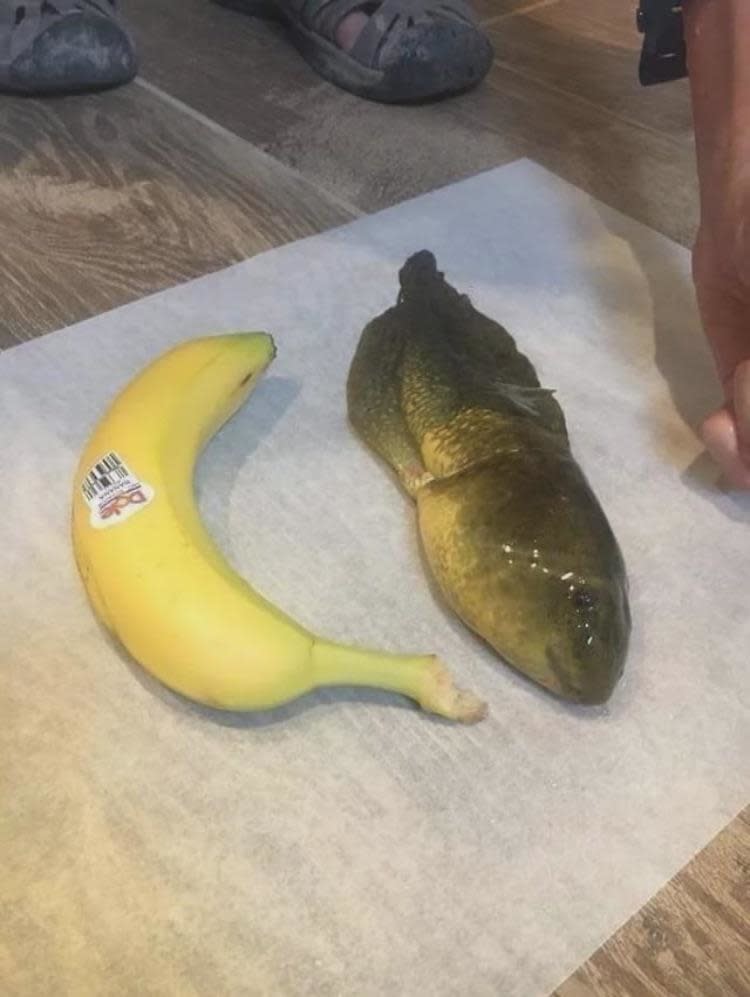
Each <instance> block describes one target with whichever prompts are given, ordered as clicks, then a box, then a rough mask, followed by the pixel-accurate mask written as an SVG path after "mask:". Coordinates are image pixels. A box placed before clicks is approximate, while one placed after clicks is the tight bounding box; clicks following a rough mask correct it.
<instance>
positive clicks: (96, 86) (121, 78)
mask: <svg viewBox="0 0 750 997" xmlns="http://www.w3.org/2000/svg"><path fill="white" fill-rule="evenodd" d="M136 69H137V62H136V54H135V47H134V45H133V41H132V39H131V37H130V35H129V34H128V32H127V30H126V29H125V27H124V26H123V24H122V22H121V20H120V16H119V10H118V0H19V2H16V0H0V91H3V92H5V93H19V94H29V95H43V94H53V93H76V92H79V91H83V90H102V89H105V88H107V87H113V86H117V85H118V84H121V83H127V82H128V81H129V80H131V79H132V78H133V77H134V76H135V73H136Z"/></svg>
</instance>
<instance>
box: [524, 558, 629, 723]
mask: <svg viewBox="0 0 750 997" xmlns="http://www.w3.org/2000/svg"><path fill="white" fill-rule="evenodd" d="M564 576H565V577H564ZM561 589H562V590H561ZM544 602H546V605H547V608H548V612H547V614H546V616H545V619H544V621H540V631H539V633H540V635H541V638H542V640H541V642H540V643H541V645H542V646H541V647H540V649H539V650H540V651H541V652H542V653H541V655H540V657H542V661H541V664H542V666H543V667H542V670H541V677H542V684H543V685H545V686H546V688H548V689H549V690H550V691H551V692H554V693H556V694H557V695H559V696H562V697H564V698H565V699H568V700H571V701H573V702H577V703H582V704H587V705H595V704H600V703H605V702H606V701H607V700H608V699H609V697H610V695H611V694H612V692H613V690H614V688H615V686H616V684H617V682H618V680H619V678H620V676H621V674H622V671H623V666H624V663H625V657H626V654H627V647H628V641H629V635H630V611H629V607H628V598H627V591H626V583H625V580H624V578H622V577H620V578H611V577H610V578H607V580H606V581H605V580H602V579H597V578H591V577H587V576H585V575H582V574H577V573H575V572H573V573H572V575H568V572H567V571H566V572H563V573H562V575H560V576H558V577H557V578H556V579H553V580H552V583H551V584H550V586H549V591H548V592H547V598H546V600H543V603H542V604H544Z"/></svg>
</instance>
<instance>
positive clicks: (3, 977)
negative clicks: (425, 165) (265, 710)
mask: <svg viewBox="0 0 750 997" xmlns="http://www.w3.org/2000/svg"><path fill="white" fill-rule="evenodd" d="M423 247H428V248H430V249H432V250H433V251H434V252H435V253H436V255H437V257H438V262H439V264H440V266H441V267H442V268H443V269H445V271H446V272H447V275H448V278H449V279H450V280H451V281H452V282H454V283H455V284H456V285H457V286H458V287H460V288H461V289H462V290H465V291H467V292H468V293H470V294H471V295H472V297H473V299H474V300H475V302H476V304H477V306H478V307H480V308H482V309H483V310H484V311H486V312H487V313H488V314H490V315H492V316H494V317H496V318H497V319H498V320H500V321H502V322H504V323H505V324H506V325H507V326H508V327H509V328H510V330H511V331H512V332H513V333H514V335H515V336H516V337H517V340H518V342H519V344H520V346H521V347H522V348H523V349H524V350H525V351H526V352H527V353H528V355H529V356H530V357H531V359H532V360H533V362H534V363H535V364H536V365H537V369H538V371H539V373H540V376H541V379H542V382H543V383H544V384H545V385H547V386H549V387H553V388H557V390H558V392H559V393H558V398H559V400H560V402H561V404H562V406H563V409H564V411H565V413H566V416H567V419H568V422H569V427H570V432H571V437H572V441H573V446H574V449H575V452H576V454H577V456H578V458H579V459H580V461H581V463H582V464H583V466H584V468H585V470H586V472H587V474H588V475H589V477H590V479H591V481H592V483H593V485H594V487H595V489H596V491H597V493H598V495H599V496H600V499H601V501H602V503H603V505H604V507H605V509H606V510H607V512H608V514H609V517H610V520H611V522H612V525H613V527H614V529H615V531H616V533H617V535H618V537H619V539H620V542H621V544H622V547H623V550H624V554H625V557H626V560H627V562H628V566H629V570H630V577H631V585H632V609H633V615H634V636H633V641H632V649H631V653H630V657H629V660H628V663H627V671H626V675H625V678H624V680H623V682H622V684H621V685H620V686H619V688H618V690H617V692H616V694H615V696H614V698H613V699H612V701H611V702H610V704H609V705H608V707H606V708H601V709H593V710H592V709H584V708H573V707H567V706H564V705H561V704H559V703H557V702H555V701H553V699H551V698H550V697H549V696H547V695H546V694H544V693H543V692H541V691H538V690H537V689H535V688H534V687H532V686H531V685H530V684H528V683H527V682H525V681H524V680H523V679H521V678H519V677H517V676H516V675H514V674H513V673H512V672H511V671H510V670H509V669H508V668H507V667H505V666H504V665H503V664H502V663H501V662H500V661H499V660H498V659H496V658H494V657H493V656H492V655H491V654H490V653H489V652H488V651H487V650H486V649H485V648H484V647H483V646H482V645H480V643H479V642H478V641H477V640H475V639H474V638H473V637H472V636H470V635H469V634H468V633H467V631H466V630H465V629H464V628H463V627H462V626H461V624H460V623H458V622H457V621H456V620H455V619H454V618H453V617H452V616H451V615H450V614H449V613H447V612H446V611H445V610H444V609H443V607H442V606H441V605H440V604H439V603H438V602H437V601H436V599H435V597H434V596H433V594H432V592H431V590H430V587H429V585H428V583H427V581H426V577H425V574H424V572H423V569H422V565H421V562H420V558H419V552H418V545H417V539H416V531H415V528H414V520H413V511H412V508H411V506H410V503H409V500H408V499H406V498H405V497H404V496H403V495H402V494H401V493H400V492H399V491H398V489H397V487H396V485H395V484H394V481H393V480H392V479H391V477H390V476H389V475H388V473H387V472H386V470H385V469H384V467H383V465H381V464H380V463H379V462H377V461H376V460H375V459H374V458H373V456H372V455H371V454H370V453H369V452H368V451H367V450H366V449H365V448H364V447H363V446H362V445H361V444H360V443H359V442H358V440H357V439H356V438H355V437H354V435H353V433H352V432H351V431H350V429H349V427H348V426H347V422H346V415H345V404H344V379H345V376H346V371H347V368H348V364H349V361H350V358H351V354H352V351H353V349H354V346H355V343H356V340H357V338H358V336H359V334H360V331H361V329H362V327H363V325H364V323H365V322H366V321H367V320H368V319H370V318H371V317H372V316H373V315H375V314H376V313H378V312H379V311H380V310H381V309H383V308H385V307H386V306H388V305H389V304H390V303H392V302H393V301H394V300H395V296H396V291H397V284H396V272H397V269H398V267H399V266H400V265H401V264H402V263H403V261H404V260H405V259H406V257H407V255H408V254H409V253H411V252H413V251H414V250H417V249H420V248H423ZM239 328H251V329H252V328H260V329H267V330H269V331H271V332H272V333H273V334H274V335H275V337H276V340H277V344H278V349H279V353H278V358H277V360H276V361H275V363H274V365H273V367H272V369H271V370H270V371H269V373H268V374H267V376H266V379H265V380H264V381H263V382H262V384H261V385H260V386H259V387H258V389H257V391H256V393H255V394H254V396H253V397H252V398H251V399H250V401H249V402H248V404H247V405H246V407H245V408H244V409H243V411H242V412H241V413H240V414H239V415H238V416H237V417H236V418H235V420H234V421H233V422H232V423H231V424H230V425H229V426H228V427H227V428H226V429H225V430H224V431H223V432H222V433H221V434H220V435H219V436H218V437H217V438H216V440H215V441H214V442H213V443H212V444H211V446H210V449H209V450H208V451H207V453H206V454H205V456H204V458H203V460H202V462H201V464H200V467H199V472H198V489H199V495H200V504H201V508H202V511H203V513H204V515H205V518H206V521H207V523H208V526H209V528H210V529H211V531H212V532H213V534H214V535H215V536H216V538H217V539H218V541H219V543H220V544H221V545H222V547H223V548H224V550H225V551H226V552H227V554H228V556H229V557H230V558H231V560H232V561H233V563H234V564H235V565H236V566H237V567H238V568H239V569H240V571H242V572H243V573H244V574H245V575H246V576H247V577H248V578H249V579H250V580H251V581H252V582H253V583H254V584H255V585H256V586H257V587H258V588H259V589H261V590H262V591H263V592H264V593H265V594H266V595H267V596H268V597H269V598H271V599H273V600H274V601H276V602H278V603H279V604H280V605H282V606H283V607H284V608H285V609H286V610H288V611H289V612H291V613H292V614H293V615H295V616H297V617H298V618H299V619H301V620H302V621H303V622H304V623H306V624H307V625H309V626H310V627H312V628H313V629H315V630H317V631H319V632H321V633H325V634H328V635H331V636H333V637H337V638H339V639H342V640H352V641H358V642H361V643H363V644H369V645H381V646H385V647H389V648H392V649H402V650H425V651H435V652H438V653H439V654H441V655H442V656H443V657H444V658H445V660H446V661H448V662H450V664H451V666H452V668H453V670H454V672H455V674H456V676H457V677H458V679H459V680H460V681H461V683H462V684H464V685H467V686H470V687H471V688H474V689H475V690H477V691H478V692H480V693H482V694H483V695H484V696H485V697H486V698H487V699H488V700H489V703H490V706H491V715H490V718H489V719H488V720H487V721H485V722H484V723H483V724H481V725H479V726H476V727H473V728H464V727H459V726H451V725H448V724H445V723H442V722H440V721H435V720H432V719H430V718H428V717H427V716H426V715H424V714H421V713H419V712H418V711H416V710H415V709H413V708H412V707H411V705H410V704H409V703H408V702H406V701H405V700H401V699H399V698H398V697H393V696H390V695H387V694H380V693H375V692H373V693H369V692H362V691H348V690H342V691H340V692H326V693H322V694H316V695H314V696H312V697H310V698H308V699H307V700H305V701H302V702H300V703H298V704H296V705H294V706H292V707H289V708H285V709H283V710H281V711H279V712H278V713H275V714H273V715H264V716H259V717H249V718H245V717H241V716H235V715H221V714H217V713H213V712H211V711H208V710H203V709H199V708H196V707H194V706H192V705H191V704H189V703H186V702H184V701H182V700H180V699H178V698H177V697H175V696H173V695H171V694H170V693H168V692H166V691H164V690H162V689H161V688H160V687H159V686H157V685H156V684H155V683H153V682H152V681H150V680H148V679H147V678H146V677H145V675H144V674H143V672H142V671H141V670H140V669H139V668H137V667H136V666H134V665H133V664H131V663H129V662H128V661H127V659H126V658H125V657H123V656H122V655H120V654H119V653H118V652H117V651H116V650H115V649H114V647H113V646H112V645H111V644H110V643H109V642H108V640H107V639H106V637H105V636H104V634H103V632H102V630H101V629H100V627H99V626H98V624H97V623H96V621H95V620H94V617H93V615H92V613H91V611H90V609H89V607H88V604H87V602H86V600H85V597H84V593H83V590H82V588H81V586H80V584H79V581H78V578H77V575H76V572H75V568H74V565H73V561H72V557H71V551H70V543H69V532H68V523H69V501H70V484H71V476H72V474H73V471H74V467H75V464H76V460H77V456H78V453H79V450H80V448H81V447H82V445H83V443H84V441H85V439H86V437H87V435H88V433H89V431H90V429H91V427H92V425H93V424H94V422H95V420H96V419H97V418H98V416H99V414H100V413H101V411H102V410H103V408H104V407H105V406H106V404H107V403H108V402H109V400H110V398H111V397H112V395H113V394H114V392H115V391H116V390H118V389H119V388H120V387H121V386H122V385H123V384H124V383H125V382H126V381H127V380H128V379H129V378H130V377H131V376H132V375H133V374H135V373H136V371H138V370H139V368H141V366H142V365H144V364H145V363H147V362H148V361H149V360H151V359H152V358H153V357H155V356H156V355H157V354H158V353H160V352H161V351H162V350H164V349H166V348H167V347H168V346H170V345H171V344H173V343H175V342H177V341H179V340H182V339H184V338H187V337H190V336H193V335H201V334H205V333H208V332H222V331H226V330H232V329H239ZM718 397H719V394H718V388H717V384H716V379H715V376H714V373H713V370H712V367H711V364H710V361H709V357H708V354H707V351H706V348H705V346H704V344H703V340H702V336H701V333H700V331H699V326H698V323H697V319H696V313H695V308H694V303H693V294H692V289H691V286H690V280H689V260H688V254H687V252H686V251H685V250H683V249H681V248H679V247H677V246H676V245H674V244H672V243H670V242H669V241H668V240H666V239H664V238H662V237H661V236H659V235H657V234H655V233H654V232H652V231H649V230H647V229H646V228H644V227H642V226H641V225H639V224H636V223H634V222H632V221H629V220H627V219H625V218H623V217H622V216H621V215H618V214H616V213H615V212H613V211H610V210H608V209H606V208H604V207H602V206H601V205H600V204H598V203H596V202H595V201H594V200H592V199H590V198H589V197H588V196H586V195H584V194H582V193H581V192H580V191H577V190H575V189H574V188H571V187H570V186H568V185H566V184H564V183H563V182H561V181H560V180H558V179H556V178H554V177H553V176H551V175H550V174H548V173H546V172H545V171H543V170H542V169H540V168H539V167H537V166H535V165H533V164H531V163H529V162H527V161H519V162H517V163H514V164H511V165H510V166H506V167H504V168H501V169H498V170H494V171H492V172H489V173H486V174H483V175H481V176H478V177H476V178H474V179H471V180H468V181H465V182H462V183H459V184H457V185H455V186H452V187H449V188H447V189H445V190H441V191H439V192H436V193H434V194H431V195H428V196H425V197H421V198H419V199H417V200H414V201H411V202H408V203H406V204H403V205H401V206H398V207H396V208H393V209H391V210H388V211H385V212H383V213H381V214H378V215H375V216H373V217H370V218H366V219H364V220H360V221H357V222H355V223H354V224H352V225H349V226H347V227H345V228H342V229H339V230H336V231H334V232H331V233H328V234H324V235H320V236H318V237H315V238H312V239H309V240H306V241H303V242H299V243H296V244H294V245H291V246H287V247H285V248H282V249H279V250H276V251H273V252H269V253H266V254H264V255H262V256H258V257H256V258H254V259H252V260H250V261H248V262H245V263H242V264H240V265H238V266H234V267H232V268H230V269H228V270H225V271H222V272H220V273H217V274H214V275H211V276H208V277H205V278H202V279H200V280H196V281H193V282H191V283H189V284H186V285H184V286H181V287H177V288H175V289H172V290H169V291H167V292H164V293H161V294H158V295H156V296H154V297H151V298H148V299H145V300H142V301H140V302H138V303H136V304H133V305H129V306H127V307H124V308H121V309H119V310H116V311H114V312H111V313H108V314H105V315H101V316H99V317H97V318H95V319H93V320H91V321H87V322H83V323H81V324H79V325H77V326H75V327H73V328H69V329H66V330H63V331H60V332H57V333H55V334H53V335H50V336H48V337H45V338H43V339H41V340H39V341H35V342H31V343H29V344H28V345H24V346H20V347H18V348H16V349H14V350H12V351H11V352H9V353H6V354H3V355H2V356H0V467H1V468H2V481H3V496H4V497H3V515H2V518H0V559H1V560H2V569H3V570H2V581H1V582H0V584H1V586H2V589H1V593H2V599H1V600H0V653H1V659H0V660H1V662H2V671H0V708H1V710H2V713H1V719H2V729H1V730H0V780H1V781H2V783H1V784H2V812H1V813H0V836H1V840H0V846H1V848H2V852H1V854H2V875H1V876H0V924H1V925H2V929H1V930H0V990H2V992H3V994H5V995H10V994H14V995H15V994H19V995H24V997H30V995H37V994H39V995H44V997H51V995H57V994H66V995H68V994H70V995H76V997H83V995H89V994H91V995H97V997H104V995H120V994H128V995H130V994H133V995H136V994H137V995H139V997H142V995H149V994H159V995H172V994H175V995H180V997H185V995H192V994H197V995H201V997H203V995H205V997H220V995H232V997H236V995H245V994H248V995H256V994H257V995H260V994H263V995H265V994H273V995H276V994H281V995H295V997H296V995H326V994H336V995H381V994H383V995H384V994H388V995H395V994H399V995H402V994H403V995H410V997H411V995H414V997H417V995H420V997H421V995H424V994H430V995H440V997H443V995H462V997H465V995H472V997H474V995H476V997H479V995H488V997H489V995H492V997H498V995H503V997H513V995H521V997H529V995H536V994H539V995H541V994H545V993H548V992H549V991H550V990H551V989H552V988H553V987H554V986H556V985H557V984H558V983H559V982H560V981H561V980H562V979H563V978H565V977H566V975H567V974H568V973H569V972H570V971H572V970H573V969H574V968H575V967H576V966H577V965H578V964H580V963H581V962H582V961H583V960H584V959H585V958H586V957H587V956H588V955H589V954H590V953H591V952H592V950H593V949H595V948H596V946H597V945H598V944H599V943H601V942H602V941H604V940H605V939H606V938H607V937H608V936H609V935H610V933H611V932H612V931H613V930H615V929H616V928H617V927H618V926H619V925H620V924H621V922H623V921H624V920H625V919H626V918H627V917H628V916H630V915H631V914H632V913H633V912H634V911H635V910H636V909H637V908H639V907H640V906H641V905H642V904H643V903H644V902H645V901H646V900H647V899H648V898H649V897H650V896H651V895H652V894H653V893H654V892H655V891H656V890H657V889H658V888H659V887H660V886H661V885H662V884H663V883H664V882H665V881H666V880H667V879H668V878H669V877H671V876H672V875H673V874H674V873H675V872H676V871H677V870H678V869H679V868H680V867H681V866H682V865H683V864H684V863H685V862H686V861H687V860H689V859H690V857H691V856H692V855H693V854H694V853H695V851H696V850H698V849H699V848H700V847H701V846H702V845H704V844H705V843H706V842H707V841H708V840H709V839H710V837H711V836H712V835H713V834H714V833H715V832H717V831H718V830H719V829H720V828H721V827H722V826H723V825H724V824H725V823H726V822H727V821H728V820H729V819H730V818H731V817H732V816H733V815H734V814H735V813H736V812H737V811H738V810H739V809H740V808H741V807H742V806H743V805H745V804H746V803H747V801H748V798H749V797H750V771H749V766H748V760H749V758H750V725H749V723H748V721H749V720H750V667H748V665H749V662H748V647H749V646H750V625H749V623H748V620H749V619H750V616H749V613H748V610H750V594H749V593H750V588H749V587H748V582H747V570H748V555H750V539H749V534H748V521H749V520H750V506H749V505H748V502H747V501H746V500H744V499H741V498H739V497H737V496H732V495H730V494H727V493H725V492H722V491H721V490H720V489H718V488H717V487H716V482H715V476H714V475H713V472H712V470H711V468H710V465H708V464H707V462H706V461H705V460H704V459H703V458H702V457H701V452H702V451H701V446H700V444H699V442H698V441H697V439H696V437H695V435H694V433H693V430H692V428H691V426H692V425H694V424H695V423H696V422H697V420H698V419H699V418H700V417H701V415H703V414H704V413H705V412H706V411H707V410H708V408H709V407H710V406H711V405H712V404H714V403H715V402H716V401H717V400H718Z"/></svg>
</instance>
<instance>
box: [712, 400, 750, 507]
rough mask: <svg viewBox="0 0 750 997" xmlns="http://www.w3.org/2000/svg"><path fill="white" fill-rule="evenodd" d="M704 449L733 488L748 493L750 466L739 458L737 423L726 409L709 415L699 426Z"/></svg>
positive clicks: (749, 487) (749, 489)
mask: <svg viewBox="0 0 750 997" xmlns="http://www.w3.org/2000/svg"><path fill="white" fill-rule="evenodd" d="M701 438H702V439H703V442H704V443H705V445H706V449H707V450H708V452H709V453H710V454H711V456H712V457H713V459H714V460H715V461H716V463H717V464H718V465H719V467H720V468H721V470H722V471H723V472H724V476H725V477H726V479H727V481H728V483H729V484H730V485H731V486H732V487H733V488H739V489H742V490H748V491H750V465H748V464H746V463H745V462H744V461H743V459H742V457H741V456H740V450H739V440H738V436H737V423H736V422H735V419H734V416H733V414H732V413H731V412H730V411H729V409H728V408H721V409H719V411H718V412H714V413H713V415H710V416H709V417H708V418H707V419H706V421H705V422H704V423H703V425H702V426H701Z"/></svg>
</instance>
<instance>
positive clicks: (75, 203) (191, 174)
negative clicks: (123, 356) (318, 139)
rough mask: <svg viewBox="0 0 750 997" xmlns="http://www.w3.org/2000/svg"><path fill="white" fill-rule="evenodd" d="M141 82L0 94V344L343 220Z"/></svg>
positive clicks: (333, 206)
mask: <svg viewBox="0 0 750 997" xmlns="http://www.w3.org/2000/svg"><path fill="white" fill-rule="evenodd" d="M350 217H351V212H350V211H348V210H346V209H345V208H344V207H343V206H341V205H340V204H337V203H336V202H335V201H334V200H333V198H332V197H331V196H327V195H323V194H321V193H320V192H319V191H317V190H316V189H315V188H314V187H313V186H311V185H310V184H309V183H307V182H306V181H303V180H301V179H300V178H299V177H298V176H296V175H294V174H293V173H291V172H290V171H288V170H285V169H283V168H282V167H280V166H279V165H278V164H275V163H273V162H271V161H269V160H268V158H267V157H266V156H264V155H263V154H262V153H259V152H258V151H257V150H254V149H252V148H250V147H249V146H248V145H247V143H245V142H243V141H242V140H239V139H237V138H235V137H234V136H227V135H224V134H221V133H220V132H219V131H217V130H216V129H215V128H210V127H207V126H206V125H204V124H202V123H200V122H199V121H197V120H195V118H194V117H192V116H190V115H187V114H184V113H181V112H179V111H177V110H175V109H174V108H173V107H171V106H170V105H169V104H167V103H165V102H164V101H163V100H160V99H159V98H158V97H155V96H154V95H153V94H152V93H150V92H149V91H147V90H146V89H144V88H143V87H141V86H139V85H132V86H129V87H126V88H125V89H122V90H118V91H113V92H111V93H108V94H101V95H98V96H87V97H73V98H69V99H61V100H54V101H47V102H44V101H33V100H20V99H19V100H15V99H5V100H4V101H3V102H2V104H0V229H2V231H3V232H5V233H12V238H6V239H4V240H3V243H2V246H0V291H1V293H2V298H3V311H2V318H0V348H1V347H8V346H11V345H13V344H14V343H16V342H18V341H20V340H24V339H28V338H30V337H32V336H36V335H40V334H41V333H44V332H48V331H50V330H52V329H55V328H58V327H60V326H62V325H66V324H68V323H71V322H75V321H77V320H79V319H83V318H85V317H88V316H90V315H94V314H97V313H99V312H101V311H104V310H106V309H108V308H112V307H114V306H116V305H121V304H124V303H125V302H127V301H132V300H134V299H137V298H140V297H142V296H143V295H144V294H148V293H150V292H153V291H157V290H159V289H161V288H164V287H168V286H170V285H173V284H176V283H179V282H181V281H185V280H188V279H190V278H192V277H196V276H199V275H201V274H204V273H207V272H210V271H212V270H216V269H218V268H220V267H223V266H226V265H228V264H230V263H233V262H236V261H238V260H241V259H244V258H246V257H248V256H251V255H253V254H254V253H258V252H261V251H262V250H265V249H269V248H271V247H273V246H277V245H279V244H281V243H283V242H288V241H291V240H294V239H298V238H300V237H302V236H306V235H310V234H312V233H314V232H319V231H321V230H322V229H325V228H328V227H331V226H333V225H336V224H339V223H341V222H343V221H346V220H348V219H349V218H350Z"/></svg>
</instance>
